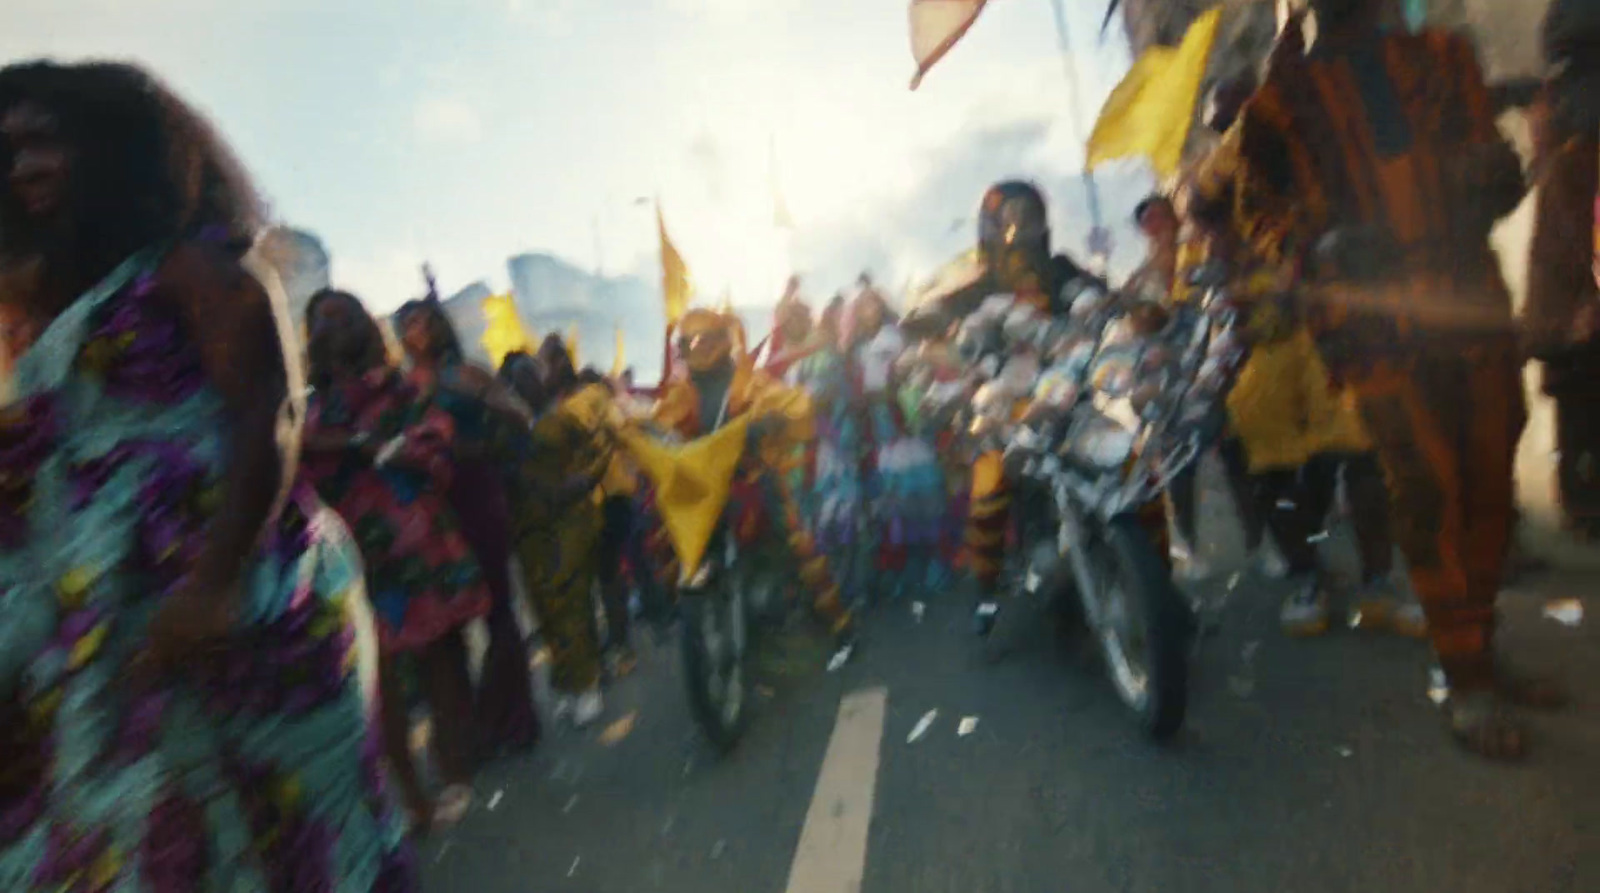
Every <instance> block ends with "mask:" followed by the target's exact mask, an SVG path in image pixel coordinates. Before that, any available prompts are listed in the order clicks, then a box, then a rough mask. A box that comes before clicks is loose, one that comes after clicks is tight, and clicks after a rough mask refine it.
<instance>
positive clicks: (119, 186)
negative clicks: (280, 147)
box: [0, 62, 415, 893]
mask: <svg viewBox="0 0 1600 893" xmlns="http://www.w3.org/2000/svg"><path fill="white" fill-rule="evenodd" d="M0 169H3V170H4V172H5V173H6V175H7V176H6V179H5V180H4V181H3V182H0V295H3V296H4V301H5V303H6V304H7V306H8V308H9V309H10V310H12V311H14V312H16V313H18V314H19V315H20V316H21V317H22V318H23V319H25V320H27V321H28V322H29V323H30V326H29V329H30V331H32V332H33V333H34V336H33V337H32V339H31V343H30V344H29V345H28V346H27V348H26V350H25V352H24V353H23V354H22V355H21V356H20V357H18V359H17V368H16V395H15V397H14V399H13V401H12V402H10V403H9V404H8V405H7V406H6V407H5V409H4V410H3V411H0V482H3V485H0V593H4V595H3V597H0V713H4V714H6V715H4V716H0V889H4V890H8V891H43V890H51V891H54V890H60V889H64V888H66V887H68V886H83V887H85V888H88V887H93V888H94V889H133V888H136V887H137V888H140V889H160V890H166V889H182V890H252V891H256V890H260V891H284V893H288V891H300V890H310V889H338V890H350V891H356V890H362V891H365V890H382V891H395V890H401V891H404V890H412V889H414V883H415V882H414V877H413V873H412V870H411V868H410V866H409V864H408V862H407V860H406V858H404V854H405V853H406V849H405V847H404V843H403V831H402V829H401V828H400V826H399V824H398V823H396V822H395V821H393V820H392V818H391V816H390V815H389V811H388V807H387V801H386V797H385V794H384V792H383V790H382V785H381V782H380V773H379V771H378V754H379V747H378V742H377V740H376V738H375V737H374V736H372V735H370V734H369V724H368V705H367V703H366V700H365V698H364V696H363V695H362V691H361V685H360V681H359V680H358V678H357V672H356V669H355V667H356V665H357V661H355V660H354V655H353V653H352V648H353V641H354V632H353V622H352V617H353V616H354V615H353V614H352V610H353V609H354V608H355V607H356V600H357V599H358V598H359V595H358V593H359V591H360V589H359V584H360V579H361V575H360V569H359V568H360V558H359V555H358V553H357V551H356V548H355V546H354V544H353V543H352V542H351V540H350V536H349V533H348V531H347V530H346V528H345V527H344V525H343V524H341V523H340V522H339V521H338V518H337V516H336V515H334V514H333V513H331V512H329V511H328V510H327V509H325V508H323V507H322V506H321V504H320V503H319V502H318V501H317V499H316V496H315V494H314V493H313V492H312V491H311V489H310V487H309V486H308V485H306V484H305V483H304V482H303V481H302V479H301V478H300V477H299V476H298V474H297V472H296V458H297V445H298V435H299V424H300V420H301V417H302V410H303V406H301V405H297V402H296V401H297V400H298V398H299V396H300V395H301V394H302V393H303V387H301V385H300V382H299V378H300V374H299V370H298V369H296V368H295V367H294V363H293V358H292V356H286V352H285V350H284V347H283V344H284V343H285V339H286V338H289V337H292V332H291V330H290V328H289V326H288V323H287V320H286V318H285V316H284V314H281V313H279V312H277V308H275V306H274V304H275V302H274V300H273V299H271V298H269V297H268V295H267V293H266V291H265V290H264V289H263V288H262V286H261V285H260V284H259V283H258V282H257V281H256V280H255V279H253V278H252V277H251V276H250V275H249V274H248V273H246V272H245V270H244V268H243V267H242V266H241V264H240V258H241V255H242V254H243V253H244V252H245V250H246V249H248V248H249V247H250V245H251V242H252V241H253V239H254V237H255V235H256V233H257V231H258V229H259V226H260V222H261V211H260V208H259V205H258V202H257V199H256V196H255V193H254V192H253V190H252V189H251V187H250V185H249V182H248V180H247V179H246V177H245V175H244V173H243V171H241V170H240V169H239V167H238V165H237V164H236V163H235V162H234V161H233V159H232V157H231V155H230V154H229V152H228V150H227V149H226V147H225V146H224V145H223V143H222V141H221V140H220V139H219V138H218V137H217V136H216V135H215V134H214V133H213V132H212V131H211V129H210V128H209V127H208V126H207V125H206V123H205V122H204V121H202V120H201V118H200V117H199V116H198V115H197V114H196V113H195V112H194V111H193V110H192V109H190V108H189V107H188V106H187V105H186V104H184V103H183V102H182V101H181V100H179V99H178V98H176V97H175V96H173V95H172V94H171V93H170V92H168V90H167V89H166V88H165V87H163V86H162V85H161V84H160V83H158V82H157V81H156V80H155V79H154V78H152V77H151V76H150V75H148V74H146V73H145V72H143V71H141V70H139V69H137V68H134V67H132V66H128V65H120V64H107V63H91V64H86V65H58V64H54V63H49V62H36V63H29V64H24V65H15V66H11V67H8V68H5V69H0ZM278 300H279V301H281V300H282V299H281V296H280V297H279V299H278ZM280 306H281V305H280Z"/></svg>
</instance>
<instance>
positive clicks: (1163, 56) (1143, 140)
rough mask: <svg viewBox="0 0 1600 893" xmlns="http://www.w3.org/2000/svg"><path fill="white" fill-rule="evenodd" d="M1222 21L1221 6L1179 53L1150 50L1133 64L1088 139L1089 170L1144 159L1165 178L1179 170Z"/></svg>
mask: <svg viewBox="0 0 1600 893" xmlns="http://www.w3.org/2000/svg"><path fill="white" fill-rule="evenodd" d="M1221 20H1222V9H1221V7H1215V8H1212V9H1211V10H1209V11H1207V12H1205V13H1204V14H1202V15H1201V16H1200V17H1199V18H1197V19H1195V20H1194V24H1192V25H1190V26H1189V31H1188V33H1187V34H1185V35H1184V36H1183V42H1182V43H1180V44H1179V45H1178V46H1177V47H1176V48H1173V47H1151V48H1150V49H1148V50H1146V51H1145V53H1144V55H1142V56H1140V57H1139V58H1138V60H1137V61H1135V62H1134V63H1133V67H1132V68H1130V69H1129V70H1128V74H1127V76H1125V77H1124V78H1123V79H1122V83H1120V84H1118V85H1117V88H1116V89H1115V90H1112V91H1111V96H1110V97H1109V98H1108V99H1107V100H1106V104H1105V108H1103V109H1101V110H1100V119H1099V120H1098V121H1096V122H1095V124H1094V133H1093V134H1091V135H1090V136H1089V149H1088V159H1087V163H1088V166H1089V167H1090V168H1091V169H1092V168H1095V167H1098V166H1099V165H1101V164H1103V163H1105V162H1107V161H1113V160H1116V159H1119V158H1132V157H1143V158H1147V159H1149V160H1150V165H1151V166H1152V167H1154V168H1155V170H1156V173H1157V174H1158V175H1160V176H1161V177H1170V176H1171V175H1172V174H1173V173H1175V172H1176V171H1177V170H1178V163H1179V162H1180V161H1181V160H1182V159H1183V146H1184V143H1185V142H1186V141H1187V140H1188V139H1189V124H1190V122H1191V121H1192V120H1193V119H1194V109H1195V101H1196V100H1197V99H1198V98H1199V95H1200V82H1201V80H1202V79H1203V78H1204V77H1205V72H1206V60H1207V59H1209V58H1210V56H1211V45H1212V44H1213V43H1215V42H1216V38H1217V23H1218V22H1220V21H1221Z"/></svg>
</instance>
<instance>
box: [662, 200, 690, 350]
mask: <svg viewBox="0 0 1600 893" xmlns="http://www.w3.org/2000/svg"><path fill="white" fill-rule="evenodd" d="M656 227H657V229H659V230H660V231H661V296H662V299H663V300H664V301H665V303H666V311H667V325H668V326H672V325H675V324H677V322H678V320H679V318H681V317H682V316H683V314H684V313H685V312H687V311H688V309H689V296H690V294H691V293H692V292H693V291H694V289H693V287H692V286H691V285H690V284H689V267H688V266H687V265H686V264H684V262H683V255H681V254H679V253H678V249H677V247H676V246H674V245H673V244H672V238H671V237H670V236H668V235H667V220H666V218H665V217H663V216H662V215H661V205H660V203H657V204H656Z"/></svg>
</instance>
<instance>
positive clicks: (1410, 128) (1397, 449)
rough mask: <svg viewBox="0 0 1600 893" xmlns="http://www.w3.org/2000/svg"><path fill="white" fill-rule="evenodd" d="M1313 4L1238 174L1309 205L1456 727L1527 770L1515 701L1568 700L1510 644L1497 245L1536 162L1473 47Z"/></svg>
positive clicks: (1311, 252) (1323, 339)
mask: <svg viewBox="0 0 1600 893" xmlns="http://www.w3.org/2000/svg"><path fill="white" fill-rule="evenodd" d="M1311 5H1312V8H1313V11H1314V14H1315V15H1316V17H1317V32H1318V36H1317V41H1316V44H1315V46H1313V47H1311V48H1310V49H1309V51H1306V52H1304V53H1301V52H1298V51H1296V52H1283V53H1279V54H1278V57H1277V58H1275V59H1274V63H1273V65H1272V66H1271V70H1270V71H1269V73H1268V76H1267V77H1266V79H1265V81H1264V83H1263V84H1262V86H1261V88H1260V90H1259V91H1258V92H1257V93H1256V94H1255V96H1254V97H1252V98H1251V100H1250V102H1249V104H1248V105H1247V106H1246V108H1245V110H1244V112H1243V117H1242V118H1241V120H1240V122H1239V126H1240V128H1241V131H1240V137H1239V139H1240V146H1239V152H1240V158H1241V162H1242V163H1243V164H1244V165H1245V166H1246V167H1247V168H1248V169H1249V170H1250V171H1251V173H1252V175H1253V176H1254V178H1255V181H1256V182H1259V183H1261V184H1262V185H1263V188H1264V189H1266V190H1268V191H1269V192H1270V193H1271V194H1272V195H1274V196H1275V198H1276V199H1277V200H1278V201H1277V203H1276V204H1277V206H1278V207H1293V208H1294V210H1295V217H1294V218H1293V219H1289V220H1286V221H1284V223H1285V225H1284V226H1283V227H1281V232H1280V234H1279V235H1277V236H1276V237H1275V238H1277V239H1278V241H1279V244H1280V245H1282V246H1284V249H1285V254H1286V256H1289V257H1291V258H1294V259H1295V260H1297V261H1300V262H1309V263H1311V264H1312V267H1311V272H1312V273H1314V276H1313V277H1312V280H1311V282H1312V287H1311V289H1310V296H1311V308H1310V309H1311V314H1312V325H1313V331H1314V332H1315V333H1316V335H1317V337H1318V342H1319V346H1320V348H1321V350H1322V353H1323V356H1324V357H1325V358H1326V359H1327V361H1328V365H1329V367H1330V370H1331V371H1332V373H1333V375H1334V376H1335V378H1336V379H1337V380H1338V381H1340V382H1341V383H1342V384H1344V385H1347V386H1348V387H1350V388H1351V389H1352V391H1353V393H1354V395H1355V398H1356V400H1357V403H1358V405H1359V408H1360V410H1361V413H1362V416H1363V419H1364V421H1365V423H1366V426H1367V428H1368V429H1369V431H1370V433H1371V435H1372V437H1373V439H1374V441H1375V442H1376V445H1377V448H1378V453H1379V456H1380V457H1381V459H1382V462H1383V465H1384V467H1385V470H1386V472H1387V474H1388V476H1389V482H1390V487H1391V493H1392V497H1393V510H1392V513H1391V518H1392V521H1393V522H1394V523H1393V529H1394V534H1395V536H1396V539H1397V541H1398V542H1399V544H1400V546H1401V549H1402V551H1403V552H1404V554H1405V555H1406V558H1407V561H1408V563H1409V565H1410V570H1411V581H1412V586H1413V588H1414V589H1415V590H1416V592H1417V595H1418V597H1419V598H1420V600H1421V601H1422V604H1423V608H1424V610H1425V612H1426V615H1427V622H1428V626H1429V631H1430V635H1431V638H1432V643H1433V647H1434V651H1435V653H1436V654H1437V656H1438V659H1439V663H1440V665H1441V667H1442V669H1443V671H1444V673H1445V675H1446V677H1447V678H1448V680H1449V683H1450V686H1451V688H1452V692H1453V693H1452V697H1451V699H1450V701H1449V703H1448V704H1447V706H1446V712H1447V715H1448V718H1449V721H1450V727H1451V730H1452V732H1453V733H1454V735H1455V736H1456V738H1457V740H1458V741H1460V742H1461V743H1462V744H1463V745H1464V746H1466V747H1467V748H1468V749H1470V750H1472V751H1474V752H1477V753H1480V754H1483V755H1485V756H1489V757H1494V758H1508V759H1509V758H1515V757H1518V756H1521V755H1522V754H1523V753H1524V751H1525V738H1524V735H1523V731H1522V726H1521V724H1520V723H1519V722H1518V721H1517V719H1516V718H1515V716H1513V715H1512V713H1511V712H1510V711H1509V710H1508V709H1507V708H1508V707H1509V706H1512V705H1523V706H1549V705H1553V704H1555V703H1557V702H1559V700H1560V696H1561V693H1560V692H1559V691H1558V690H1557V689H1556V688H1555V687H1554V686H1553V685H1549V684H1545V683H1541V682H1537V681H1534V680H1529V679H1527V678H1523V677H1518V676H1516V675H1514V674H1512V673H1510V672H1509V671H1508V669H1507V668H1506V667H1505V666H1504V665H1503V664H1502V663H1500V662H1497V661H1496V654H1495V650H1494V631H1495V597H1496V594H1497V592H1498V589H1499V587H1500V584H1501V578H1502V569H1503V565H1504V563H1505V560H1506V557H1507V554H1508V550H1509V547H1510V545H1511V539H1512V528H1513V520H1514V510H1515V507H1514V504H1513V494H1514V487H1513V482H1512V468H1513V460H1514V456H1515V453H1516V445H1517V440H1518V438H1519V437H1520V435H1521V431H1522V427H1523V424H1524V421H1525V407H1524V404H1523V394H1522V382H1521V368H1522V356H1521V353H1520V351H1519V346H1518V343H1517V337H1516V333H1515V330H1514V328H1513V324H1512V316H1511V301H1510V296H1509V293H1508V291H1507V289H1506V285H1505V283H1504V281H1503V280H1502V279H1501V276H1500V272H1499V266H1498V263H1497V261H1496V258H1495V255H1494V252H1493V251H1492V250H1491V248H1490V246H1489V241H1488V236H1489V230H1490V228H1491V227H1492V226H1493V225H1494V223H1495V222H1496V221H1497V220H1499V219H1500V218H1501V217H1504V216H1505V215H1507V214H1509V213H1510V212H1511V211H1512V210H1513V209H1514V208H1515V207H1516V206H1517V204H1518V203H1519V202H1520V200H1521V198H1522V196H1523V194H1524V192H1525V187H1524V183H1523V180H1522V172H1521V167H1520V162H1519V159H1518V158H1517V156H1516V153H1515V151H1514V150H1513V149H1512V148H1511V147H1510V145H1509V144H1508V143H1507V142H1506V141H1505V139H1504V138H1503V137H1502V136H1501V135H1500V133H1499V131H1498V130H1497V127H1496V123H1495V117H1496V115H1495V109H1494V108H1493V105H1492V103H1491V100H1490V96H1489V91H1488V89H1487V87H1486V86H1485V82H1484V76H1483V72H1482V70H1481V68H1480V67H1479V64H1478V60H1477V56H1476V53H1475V52H1474V50H1473V47H1472V46H1471V44H1470V43H1468V42H1467V41H1466V40H1465V39H1463V38H1461V37H1458V36H1456V35H1453V34H1449V33H1445V32H1441V31H1431V30H1424V31H1422V32H1421V33H1417V34H1406V33H1396V32H1389V31H1385V30H1383V29H1382V28H1381V27H1380V20H1381V13H1382V4H1381V3H1380V2H1378V0H1313V2H1312V4H1311Z"/></svg>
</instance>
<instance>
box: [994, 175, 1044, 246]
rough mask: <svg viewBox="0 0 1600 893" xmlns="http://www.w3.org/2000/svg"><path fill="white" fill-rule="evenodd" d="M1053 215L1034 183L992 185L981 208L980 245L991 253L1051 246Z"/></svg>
mask: <svg viewBox="0 0 1600 893" xmlns="http://www.w3.org/2000/svg"><path fill="white" fill-rule="evenodd" d="M1049 246H1050V216H1049V213H1048V212H1047V211H1046V210H1045V203H1044V195H1043V194H1042V193H1040V192H1039V189H1038V187H1036V186H1034V185H1033V184H1032V183H1024V182H1022V181H1020V180H1008V181H1006V182H1004V183H996V184H995V185H993V186H991V187H989V191H988V192H985V193H984V195H983V204H982V206H980V207H979V209H978V248H979V249H980V250H981V251H982V252H983V253H984V254H986V255H989V256H991V257H994V256H998V255H1000V254H1002V253H1004V252H1005V251H1007V250H1011V249H1015V248H1033V249H1036V250H1048V249H1049Z"/></svg>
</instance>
